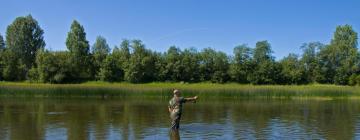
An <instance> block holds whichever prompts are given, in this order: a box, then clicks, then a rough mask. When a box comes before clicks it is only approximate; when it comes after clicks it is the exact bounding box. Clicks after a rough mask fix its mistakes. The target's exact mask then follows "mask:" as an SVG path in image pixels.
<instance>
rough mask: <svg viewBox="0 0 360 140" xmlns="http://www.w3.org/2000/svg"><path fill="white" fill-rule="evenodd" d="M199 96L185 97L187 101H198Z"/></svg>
mask: <svg viewBox="0 0 360 140" xmlns="http://www.w3.org/2000/svg"><path fill="white" fill-rule="evenodd" d="M197 98H198V96H194V97H192V98H185V100H186V101H187V102H189V101H193V102H196V100H197Z"/></svg>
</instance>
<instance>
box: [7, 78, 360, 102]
mask: <svg viewBox="0 0 360 140" xmlns="http://www.w3.org/2000/svg"><path fill="white" fill-rule="evenodd" d="M174 88H177V89H180V90H182V91H183V95H184V96H192V95H199V96H200V97H201V98H219V97H221V98H223V97H225V98H285V99H288V98H315V97H321V98H330V99H331V98H349V97H351V98H360V86H339V85H322V84H312V85H248V84H245V85H244V84H237V83H226V84H215V83H190V84H189V83H166V82H159V83H144V84H131V83H107V82H96V81H94V82H86V83H80V84H46V83H28V82H0V96H9V97H101V98H112V97H165V98H168V97H171V96H172V94H171V93H172V89H174Z"/></svg>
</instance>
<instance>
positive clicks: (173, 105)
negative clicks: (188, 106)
mask: <svg viewBox="0 0 360 140" xmlns="http://www.w3.org/2000/svg"><path fill="white" fill-rule="evenodd" d="M197 98H198V97H197V96H195V97H192V98H184V97H181V92H180V91H179V90H177V89H175V90H174V97H173V98H172V99H171V100H170V101H169V107H168V109H169V112H170V118H171V129H172V130H178V129H179V124H180V118H181V113H182V104H183V103H185V102H189V101H193V102H195V101H196V100H197Z"/></svg>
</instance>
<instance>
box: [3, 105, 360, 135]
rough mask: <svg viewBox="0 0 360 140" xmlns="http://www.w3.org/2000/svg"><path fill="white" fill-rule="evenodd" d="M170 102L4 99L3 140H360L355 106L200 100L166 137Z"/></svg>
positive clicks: (358, 109) (359, 115)
mask: <svg viewBox="0 0 360 140" xmlns="http://www.w3.org/2000/svg"><path fill="white" fill-rule="evenodd" d="M169 125H170V120H169V114H168V112H167V100H166V99H105V100H101V99H25V98H0V139H1V140H8V139H9V140H41V139H55V140H62V139H70V140H82V139H114V140H116V139H177V138H180V139H341V140H345V139H360V101H358V100H261V99H258V100H243V99H242V100H240V99H238V100H200V101H199V102H197V103H196V104H192V103H189V104H186V105H184V112H183V116H182V120H181V126H180V131H179V132H178V133H176V132H173V133H169V128H168V127H169Z"/></svg>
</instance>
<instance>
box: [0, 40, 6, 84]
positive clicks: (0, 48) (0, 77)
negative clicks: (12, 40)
mask: <svg viewBox="0 0 360 140" xmlns="http://www.w3.org/2000/svg"><path fill="white" fill-rule="evenodd" d="M4 50H5V41H4V38H3V36H2V35H1V34H0V80H3V79H4V77H3V67H4V61H3V55H4Z"/></svg>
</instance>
